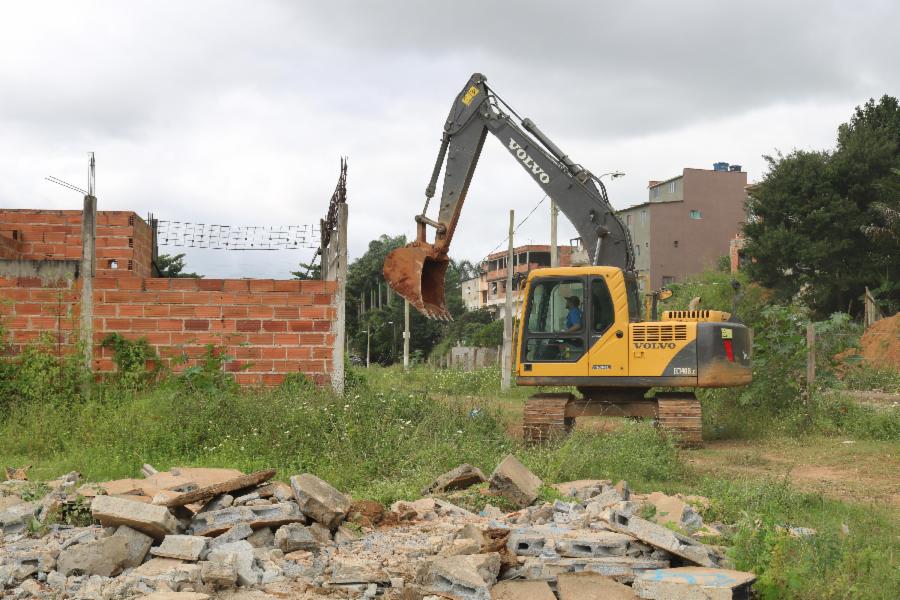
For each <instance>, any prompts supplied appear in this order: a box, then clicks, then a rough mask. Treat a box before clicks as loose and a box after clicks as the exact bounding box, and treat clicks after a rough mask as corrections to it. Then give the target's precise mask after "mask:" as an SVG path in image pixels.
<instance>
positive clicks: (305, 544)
mask: <svg viewBox="0 0 900 600" xmlns="http://www.w3.org/2000/svg"><path fill="white" fill-rule="evenodd" d="M275 545H276V547H278V548H279V549H280V550H281V551H282V552H284V553H285V554H288V553H290V552H296V551H297V550H306V551H307V552H318V551H319V548H321V546H322V543H321V541H320V540H319V539H317V537H316V536H315V535H314V534H313V531H312V530H311V529H310V528H309V527H305V526H304V525H303V524H301V523H288V524H287V525H282V526H281V527H279V528H278V530H277V531H276V532H275Z"/></svg>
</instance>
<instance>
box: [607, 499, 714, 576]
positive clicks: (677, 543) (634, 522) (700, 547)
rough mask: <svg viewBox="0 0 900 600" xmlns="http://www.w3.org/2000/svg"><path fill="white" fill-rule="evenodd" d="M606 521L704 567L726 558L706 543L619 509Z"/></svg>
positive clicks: (608, 516) (619, 529)
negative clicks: (623, 512) (621, 511)
mask: <svg viewBox="0 0 900 600" xmlns="http://www.w3.org/2000/svg"><path fill="white" fill-rule="evenodd" d="M606 521H607V523H608V524H609V527H610V529H612V530H613V531H617V532H619V533H624V534H627V535H630V536H632V537H635V538H637V539H639V540H641V541H642V542H646V543H647V544H650V545H651V546H654V547H656V548H660V549H662V550H665V551H667V552H671V553H672V554H676V555H678V556H680V557H682V558H685V559H687V560H689V561H691V562H693V563H696V564H698V565H700V566H702V567H718V566H720V565H721V564H722V563H723V562H724V560H725V558H724V557H723V556H722V555H721V554H719V553H718V552H717V551H716V550H714V549H713V548H711V547H709V546H707V545H706V544H703V543H701V542H698V541H697V540H695V539H693V538H689V537H687V536H685V535H681V534H680V533H676V532H674V531H672V530H670V529H666V528H665V527H663V526H662V525H657V524H656V523H651V522H650V521H647V520H646V519H642V518H640V517H636V516H634V515H632V516H627V515H624V514H622V513H620V512H619V511H616V510H610V511H609V512H608V513H607V519H606Z"/></svg>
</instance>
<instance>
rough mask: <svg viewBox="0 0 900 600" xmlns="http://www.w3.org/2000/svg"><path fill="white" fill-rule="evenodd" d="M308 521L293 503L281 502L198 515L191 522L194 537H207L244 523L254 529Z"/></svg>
mask: <svg viewBox="0 0 900 600" xmlns="http://www.w3.org/2000/svg"><path fill="white" fill-rule="evenodd" d="M305 520H306V519H305V518H304V516H303V515H302V514H301V513H300V509H299V507H298V506H297V505H296V504H295V503H293V502H280V503H278V504H266V505H263V506H232V507H229V508H223V509H222V510H211V511H209V512H201V513H197V514H196V515H195V516H194V518H193V520H192V521H191V531H192V532H193V534H194V535H205V536H207V537H210V536H216V535H219V534H221V533H224V532H226V531H228V530H229V529H231V528H232V527H234V526H236V525H240V524H242V523H244V524H247V525H249V526H250V527H252V528H253V529H260V528H262V527H280V526H281V525H286V524H287V523H298V522H299V523H302V522H304V521H305Z"/></svg>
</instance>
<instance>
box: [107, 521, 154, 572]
mask: <svg viewBox="0 0 900 600" xmlns="http://www.w3.org/2000/svg"><path fill="white" fill-rule="evenodd" d="M113 535H114V536H119V537H124V538H125V540H126V542H127V544H128V558H127V560H126V561H125V563H124V565H123V567H124V568H126V569H131V568H134V567H136V566H138V565H140V564H141V563H142V562H144V559H145V558H146V557H147V552H149V551H150V546H152V545H153V538H152V537H150V536H149V535H146V534H143V533H141V532H140V531H138V530H137V529H132V528H131V527H129V526H128V525H120V526H119V527H118V528H117V529H116V532H115V533H114V534H113Z"/></svg>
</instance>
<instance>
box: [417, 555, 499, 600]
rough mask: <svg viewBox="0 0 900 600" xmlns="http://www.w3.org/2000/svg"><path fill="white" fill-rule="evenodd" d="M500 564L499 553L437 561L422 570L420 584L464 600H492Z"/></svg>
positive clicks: (436, 559) (430, 561) (424, 565)
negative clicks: (491, 590)
mask: <svg viewBox="0 0 900 600" xmlns="http://www.w3.org/2000/svg"><path fill="white" fill-rule="evenodd" d="M500 562H501V561H500V555H499V554H497V553H496V552H492V553H490V554H468V555H460V556H448V557H442V558H433V559H430V560H427V561H425V562H424V563H423V564H422V565H421V566H420V567H419V571H418V573H417V574H416V580H417V582H418V583H419V585H421V586H422V587H423V588H424V589H425V591H428V592H432V593H436V594H448V595H451V596H453V597H459V598H461V599H463V600H489V599H490V597H491V595H490V594H491V593H490V589H491V588H492V587H493V585H494V584H495V583H496V582H497V574H498V573H499V572H500Z"/></svg>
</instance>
